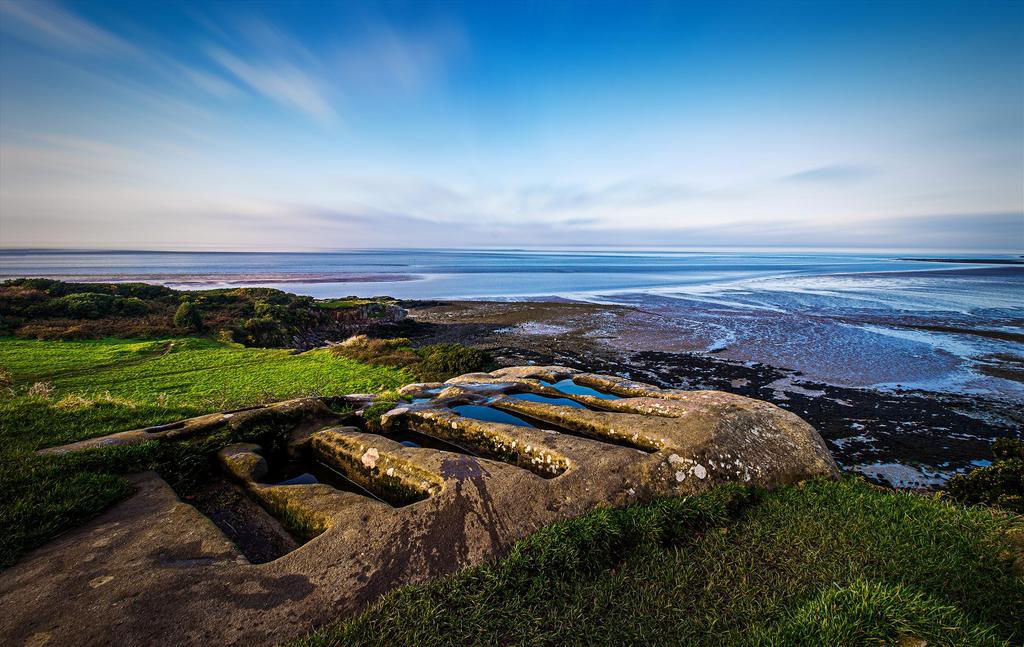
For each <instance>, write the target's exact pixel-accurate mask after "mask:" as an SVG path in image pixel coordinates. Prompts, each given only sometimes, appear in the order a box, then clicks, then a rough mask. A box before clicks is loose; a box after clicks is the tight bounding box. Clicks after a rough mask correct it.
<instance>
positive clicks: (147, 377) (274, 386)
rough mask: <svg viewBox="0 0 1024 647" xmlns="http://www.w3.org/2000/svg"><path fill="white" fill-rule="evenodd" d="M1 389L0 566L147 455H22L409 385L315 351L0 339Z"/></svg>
mask: <svg viewBox="0 0 1024 647" xmlns="http://www.w3.org/2000/svg"><path fill="white" fill-rule="evenodd" d="M0 367H3V368H5V369H6V371H7V372H8V373H9V376H10V380H11V381H12V384H11V385H10V386H9V387H7V388H5V389H4V391H3V394H2V395H0V467H2V469H0V528H3V529H4V530H3V533H2V534H0V566H6V565H9V564H11V563H13V561H14V560H16V559H17V558H18V556H19V555H21V554H22V553H23V552H24V551H25V550H26V549H28V548H31V547H33V546H36V545H38V544H40V543H42V542H43V541H45V540H47V539H49V538H50V537H53V536H54V535H56V534H58V533H59V532H62V531H64V530H66V529H68V528H71V527H74V526H76V525H78V524H80V523H81V522H82V521H84V520H85V519H87V518H88V517H90V516H92V515H94V514H96V513H98V512H99V511H101V510H103V509H104V508H106V507H107V506H108V505H110V504H111V503H112V502H113V501H116V500H118V499H120V498H122V497H124V496H127V495H128V494H129V493H130V488H129V486H128V483H127V481H125V479H124V478H123V477H122V475H123V474H125V473H128V472H131V471H134V470H138V469H143V468H145V467H147V466H149V465H151V464H152V462H153V461H154V460H155V459H156V458H157V453H158V452H159V448H157V447H155V446H154V445H155V443H147V444H146V445H143V446H139V447H136V448H130V449H121V450H103V451H98V452H89V453H87V454H83V455H78V456H66V457H46V458H44V457H40V456H36V455H35V454H34V453H33V451H34V450H36V449H38V448H40V447H44V446H49V445H56V444H62V443H67V442H72V441H75V440H80V439H82V438H87V437H91V436H98V435H103V434H107V433H112V432H116V431H123V430H126V429H136V428H139V427H144V426H148V425H153V424H159V423H163V422H170V421H173V420H178V419H180V418H185V417H189V416H194V415H199V414H203V413H208V412H210V411H215V410H218V409H225V408H233V407H240V406H246V405H250V404H256V403H259V402H264V401H268V400H279V399H283V398H287V397H294V396H302V395H329V394H341V393H355V392H360V393H366V392H376V391H383V390H387V389H393V388H395V387H397V386H400V385H401V384H404V383H407V382H410V381H412V379H411V376H409V375H408V374H407V373H405V372H403V371H401V370H398V369H394V368H388V367H380V366H368V365H366V364H362V363H359V362H356V361H353V360H350V359H347V358H344V357H340V356H337V355H334V354H332V353H329V352H326V351H311V352H308V353H303V354H295V353H293V352H292V351H288V350H279V349H252V348H243V347H241V346H239V345H237V344H222V343H218V342H215V341H212V340H208V339H171V340H164V341H142V342H139V341H131V340H94V341H78V342H59V341H37V340H21V339H12V338H4V339H0Z"/></svg>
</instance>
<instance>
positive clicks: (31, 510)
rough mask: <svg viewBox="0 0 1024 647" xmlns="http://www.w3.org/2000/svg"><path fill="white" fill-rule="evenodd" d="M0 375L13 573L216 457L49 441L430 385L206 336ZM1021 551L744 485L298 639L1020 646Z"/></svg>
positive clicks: (909, 520) (980, 520) (606, 527)
mask: <svg viewBox="0 0 1024 647" xmlns="http://www.w3.org/2000/svg"><path fill="white" fill-rule="evenodd" d="M378 359H379V358H378ZM0 367H3V368H4V370H5V371H6V372H5V373H0V379H3V380H4V381H8V379H9V381H10V383H9V384H6V385H4V386H3V394H2V395H0V416H2V418H0V467H2V469H0V528H3V532H2V534H0V566H6V565H10V564H12V563H14V562H15V561H16V560H17V559H18V558H19V557H20V556H21V555H22V554H23V553H24V551H25V550H28V549H30V548H32V547H34V546H37V545H39V544H41V543H43V542H44V541H46V540H47V539H49V538H52V537H53V536H55V535H57V534H59V533H61V532H63V531H66V530H68V529H70V528H73V527H75V526H76V525H79V524H80V523H82V522H83V521H85V520H86V519H88V518H89V517H91V516H93V515H95V514H97V513H98V512H100V511H102V510H103V509H104V508H106V507H107V506H109V505H110V504H111V503H113V502H115V501H117V500H119V499H121V498H123V497H125V496H127V495H128V494H130V491H131V490H130V486H129V485H128V483H127V481H126V480H125V479H124V478H123V475H124V474H127V473H130V472H133V471H138V470H141V469H147V468H150V467H152V466H154V465H156V466H158V467H160V468H161V469H162V470H166V471H162V472H161V473H162V474H164V476H165V477H167V478H168V479H169V480H171V481H172V482H174V479H173V477H174V476H175V475H176V474H179V473H182V472H184V471H187V470H188V469H189V468H190V467H194V463H195V462H197V461H199V462H202V461H205V462H209V460H208V459H209V453H210V452H209V450H210V448H209V447H204V446H199V447H198V448H196V449H195V450H194V451H192V450H188V449H187V446H183V445H181V444H174V443H168V444H162V445H161V444H159V443H155V442H150V443H144V444H142V445H138V446H133V447H127V448H111V449H104V450H95V451H91V452H84V453H80V454H75V455H68V456H59V457H41V456H37V455H35V454H34V453H33V451H34V450H35V449H38V448H40V447H43V446H48V445H54V444H60V443H65V442H70V441H74V440H78V439H82V438H86V437H90V436H96V435H101V434H106V433H110V432H114V431H120V430H124V429H132V428H138V427H142V426H147V425H152V424H158V423H162V422H169V421H173V420H177V419H180V418H183V417H188V416H192V415H198V414H201V413H206V412H209V411H213V410H217V409H223V408H230V407H238V406H245V405H248V404H254V403H258V402H261V401H266V400H277V399H282V398H286V397H292V396H300V395H321V394H323V395H326V394H338V393H351V392H371V391H372V392H381V391H386V390H390V389H394V388H395V387H397V386H399V385H401V384H403V383H406V382H409V381H411V379H412V376H411V375H410V374H409V373H408V372H407V371H406V370H402V369H398V368H389V367H385V366H372V365H369V364H367V363H363V362H360V361H357V360H356V359H352V358H351V357H344V356H342V355H340V354H338V353H332V352H328V351H312V352H309V353H304V354H295V353H293V352H291V351H287V350H271V349H252V348H243V347H241V346H239V345H236V344H222V343H218V342H214V341H211V340H208V339H192V338H189V339H169V340H163V341H132V340H95V341H81V342H53V341H34V340H31V341H29V340H19V339H11V338H5V339H0ZM190 452H191V453H190ZM190 461H191V462H192V463H190ZM1022 554H1024V529H1022V521H1021V518H1020V517H1015V516H1013V515H1011V514H1009V513H1007V512H1000V511H998V510H996V509H994V508H988V507H983V506H977V507H964V506H961V505H958V504H955V503H951V502H949V501H948V500H947V499H945V498H938V497H926V496H920V495H915V494H910V493H900V492H891V491H885V490H881V489H879V488H876V487H874V486H871V485H869V484H867V483H865V482H864V481H862V480H858V479H846V480H843V481H839V482H829V481H816V482H811V483H808V484H804V485H802V486H794V487H788V488H781V489H779V490H777V491H774V492H770V493H765V492H760V491H756V490H751V489H745V488H742V487H739V486H728V487H723V488H719V489H718V490H716V491H713V492H711V493H708V494H706V495H702V496H699V497H690V498H674V499H664V500H659V501H655V502H651V503H648V504H644V505H638V506H633V507H629V508H623V509H617V510H599V511H595V512H593V513H590V514H587V515H584V516H582V517H579V518H577V519H573V520H569V521H567V522H563V523H559V524H555V525H553V526H549V527H547V528H545V529H542V530H541V531H540V532H538V533H536V534H534V535H533V536H531V537H529V538H527V539H526V540H524V541H523V542H521V543H519V544H518V545H517V546H516V548H515V549H514V550H513V551H512V552H511V553H510V554H509V555H508V556H506V557H505V558H503V559H501V560H498V561H495V562H493V563H490V564H486V565H483V566H480V567H477V568H473V569H469V570H466V571H463V572H461V573H459V574H457V575H455V576H453V577H450V578H446V579H443V580H440V581H437V582H433V583H430V584H427V585H424V586H417V587H406V588H403V589H399V590H397V591H395V592H393V593H392V594H390V595H388V596H386V597H385V598H384V599H383V600H381V601H380V602H379V603H378V604H376V605H375V606H373V607H372V608H370V609H369V610H368V611H366V612H365V613H364V614H362V615H360V616H358V617H356V618H353V619H349V620H346V621H341V622H339V624H336V625H334V626H331V627H328V628H325V629H324V630H322V631H319V632H317V633H314V634H312V635H310V636H308V637H307V638H306V639H304V640H302V641H300V642H299V643H298V644H299V645H303V646H305V647H313V646H318V647H322V646H324V645H348V644H384V643H389V644H422V645H430V644H435V645H441V644H524V645H534V644H553V643H568V644H608V645H619V644H642V643H643V644H710V645H884V644H895V643H896V641H897V639H899V638H900V637H906V636H913V637H916V638H921V639H925V640H927V641H928V644H929V645H1019V644H1022V642H1024V616H1022V614H1021V613H1020V608H1021V606H1022V604H1024V579H1022V574H1024V573H1022V569H1024V557H1022ZM1015 560H1016V561H1015Z"/></svg>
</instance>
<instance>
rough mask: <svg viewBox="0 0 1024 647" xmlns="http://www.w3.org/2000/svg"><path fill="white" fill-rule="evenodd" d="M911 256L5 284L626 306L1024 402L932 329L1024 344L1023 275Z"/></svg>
mask: <svg viewBox="0 0 1024 647" xmlns="http://www.w3.org/2000/svg"><path fill="white" fill-rule="evenodd" d="M917 255H918V256H919V255H920V254H917ZM901 256H915V255H913V254H906V255H901V254H855V253H795V252H794V253H783V252H713V253H712V252H683V251H672V250H669V251H666V250H658V251H633V250H629V251H622V250H619V251H604V250H602V251H491V250H473V251H466V250H451V251H449V250H384V251H348V252H336V253H298V254H264V253H160V252H116V253H111V252H89V253H63V252H62V253H55V252H46V253H41V252H21V251H18V252H15V251H3V252H0V276H5V277H10V276H52V277H61V278H66V279H71V280H90V279H91V280H142V281H147V282H154V283H162V284H165V285H169V286H172V287H178V288H196V289H201V288H208V287H220V286H231V285H258V286H268V287H276V288H279V289H283V290H287V291H289V292H295V293H299V294H308V295H311V296H315V297H336V296H346V295H357V296H374V295H391V296H394V297H398V298H405V299H481V298H482V299H521V298H540V297H564V298H571V299H582V300H587V301H597V302H607V303H622V304H630V305H635V306H640V307H643V308H645V309H648V310H650V311H652V312H657V313H659V314H661V315H663V318H664V319H665V320H666V321H667V322H669V323H670V325H672V326H676V327H677V328H678V330H679V335H680V339H681V340H683V341H684V342H685V344H684V345H685V346H686V348H687V349H688V350H693V351H698V352H699V351H716V352H717V353H719V355H720V356H724V357H730V358H732V359H737V360H744V361H762V362H765V363H769V364H773V365H778V366H787V367H789V368H795V369H798V370H801V371H804V373H805V374H807V375H808V377H811V378H814V379H820V380H823V381H828V382H834V383H843V384H849V385H856V386H883V387H884V386H895V385H902V386H907V387H916V388H925V389H933V390H939V391H958V392H977V393H985V394H992V395H998V396H1010V397H1013V398H1015V399H1016V398H1024V390H1022V387H1021V384H1020V382H1017V381H1015V380H1013V379H1004V378H1003V377H998V376H996V375H994V373H1001V374H1003V375H1005V371H993V370H986V367H988V368H989V369H991V367H993V366H997V367H1002V368H1005V367H1006V366H1009V367H1010V368H1011V369H1013V368H1014V367H1015V366H1016V369H1015V370H1020V369H1021V367H1022V366H1024V345H1022V344H1021V343H1019V342H1016V341H1007V340H1005V339H1004V340H1000V339H993V338H990V337H986V336H980V335H977V334H966V333H964V332H950V331H940V330H929V329H927V328H922V326H926V327H934V326H942V327H944V328H961V329H983V330H996V331H1004V332H1011V333H1013V332H1018V333H1019V332H1020V331H1021V328H1022V326H1024V267H1022V266H1009V265H968V264H954V263H935V262H915V261H906V260H899V259H900V257H901ZM943 257H948V256H946V255H943ZM965 258H966V257H965ZM990 258H1000V257H999V256H991V257H990ZM1002 258H1011V257H1002Z"/></svg>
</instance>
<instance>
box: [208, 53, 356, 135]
mask: <svg viewBox="0 0 1024 647" xmlns="http://www.w3.org/2000/svg"><path fill="white" fill-rule="evenodd" d="M209 54H210V57H211V58H212V59H213V60H215V61H216V62H217V63H219V64H220V65H221V66H223V68H224V69H225V70H227V71H228V72H231V74H233V75H234V76H235V77H236V78H237V79H238V80H239V81H241V82H243V83H244V84H246V85H248V86H249V87H250V88H252V89H253V90H255V91H256V92H258V93H259V94H261V95H263V96H264V97H266V98H268V99H270V100H271V101H274V102H276V103H279V104H281V105H283V106H286V107H289V108H294V109H296V110H299V111H301V112H303V113H305V114H307V115H309V116H310V117H313V118H314V119H316V120H317V121H320V122H322V123H330V122H333V121H334V120H335V119H336V118H337V113H336V112H335V110H334V108H333V107H332V105H331V102H330V100H329V99H328V96H327V92H326V90H325V88H324V87H323V84H322V83H321V82H320V81H319V80H318V79H316V78H315V77H313V76H312V75H310V74H308V73H307V72H305V71H304V70H302V69H300V68H298V67H296V66H295V65H293V64H291V63H287V62H276V63H263V64H252V63H248V62H246V61H244V60H242V59H241V58H240V57H238V56H236V55H234V54H231V53H230V52H227V51H226V50H223V49H221V48H217V47H212V48H210V50H209Z"/></svg>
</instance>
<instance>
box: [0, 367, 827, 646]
mask: <svg viewBox="0 0 1024 647" xmlns="http://www.w3.org/2000/svg"><path fill="white" fill-rule="evenodd" d="M402 393H403V394H405V395H406V396H407V397H408V398H409V401H408V402H406V403H403V404H402V405H401V406H399V407H396V408H394V409H393V410H391V411H389V412H387V413H386V414H384V415H383V416H382V417H381V418H380V420H377V421H374V422H373V424H372V425H365V428H372V429H375V430H377V431H378V432H379V433H368V432H367V431H365V430H362V429H360V428H358V427H355V426H337V420H335V421H334V422H332V421H331V415H336V414H332V411H331V409H329V408H328V407H327V406H326V403H325V402H323V401H320V400H318V399H315V398H309V399H304V400H297V401H292V402H291V403H282V404H278V405H274V406H273V407H265V408H260V409H255V410H253V411H249V412H241V413H237V414H232V415H231V416H230V417H229V418H228V419H224V418H223V416H224V415H225V414H213V415H211V416H205V417H203V418H201V419H193V420H190V421H183V422H182V423H177V424H176V425H168V426H165V427H164V428H157V429H155V430H149V431H141V430H140V431H139V432H125V433H123V434H120V435H118V436H117V437H116V438H117V441H118V442H137V441H138V439H140V438H143V439H148V438H153V437H158V438H164V439H165V441H173V439H174V438H175V437H177V438H178V439H179V440H180V439H181V438H182V437H185V438H186V441H187V438H190V437H193V436H195V435H197V434H201V433H203V432H204V431H206V430H209V429H211V428H217V426H218V425H224V424H232V425H244V424H248V423H251V424H257V423H260V424H262V422H261V421H263V422H265V421H266V419H268V417H273V419H274V420H275V424H288V425H291V427H290V428H293V429H294V434H293V435H292V442H291V445H290V447H291V450H292V452H293V453H294V454H295V455H296V456H297V457H298V459H300V460H304V461H308V462H309V464H310V465H317V466H320V467H323V468H325V469H328V470H330V472H331V473H334V474H337V475H339V477H341V476H343V477H344V480H343V482H338V483H327V482H323V480H322V479H315V478H313V477H312V476H311V475H303V477H300V478H291V479H286V480H279V481H273V480H271V476H270V475H271V474H274V473H275V470H274V468H275V465H274V464H273V459H271V458H270V457H268V456H265V455H264V454H263V448H261V447H259V446H258V445H254V444H235V445H229V446H228V447H225V448H223V449H222V450H221V451H220V454H219V459H220V462H221V464H222V465H223V467H224V470H225V471H226V473H227V474H229V475H230V476H231V478H232V479H234V480H235V481H236V482H237V483H238V487H240V488H242V490H243V491H245V492H246V493H247V496H251V497H253V498H254V499H256V500H258V501H259V502H260V503H261V505H262V506H263V507H264V508H266V509H267V510H268V511H270V512H271V514H273V515H275V516H277V517H278V518H280V519H282V520H285V521H287V523H288V524H289V525H290V527H292V528H293V530H294V529H296V528H298V529H299V530H301V531H302V532H303V533H304V534H306V535H308V536H314V535H315V536H316V538H315V539H314V540H313V541H309V542H308V543H306V544H304V545H302V546H301V547H299V548H298V549H296V550H294V551H292V552H290V553H288V554H286V555H284V556H282V557H280V558H278V559H276V560H274V561H272V562H269V563H265V564H259V565H255V564H250V563H249V562H248V561H247V560H246V559H245V558H244V556H242V555H241V554H240V553H239V552H238V551H237V549H234V548H233V545H232V544H231V543H230V542H227V541H226V540H225V539H224V538H223V536H219V535H218V533H217V532H216V529H215V528H214V527H213V526H212V524H210V522H209V520H208V519H206V518H205V517H204V516H203V515H201V514H200V513H199V512H197V511H196V510H195V509H193V508H191V507H190V506H187V505H183V504H182V503H180V502H179V501H178V500H177V499H176V498H175V497H174V496H172V495H171V494H170V489H169V488H168V487H167V486H166V484H163V483H162V481H160V480H159V479H158V478H157V477H155V476H149V477H146V478H145V479H144V481H142V483H143V485H141V486H140V487H141V490H140V492H139V493H138V494H137V495H136V496H135V497H133V498H132V499H129V500H128V501H126V502H124V503H122V504H120V505H118V506H115V507H114V508H113V509H111V510H109V511H108V512H107V513H105V514H104V515H102V516H101V517H100V518H98V519H97V520H95V521H94V522H93V523H91V524H89V525H88V526H86V527H84V528H82V529H80V530H78V531H75V532H72V533H69V534H67V535H65V536H63V537H61V538H59V539H57V540H55V541H54V542H52V543H51V544H50V545H48V546H45V547H43V548H42V549H41V550H39V551H37V552H36V553H34V554H32V555H30V556H29V557H28V558H26V559H25V560H24V561H23V562H22V563H21V564H18V565H16V566H15V567H13V568H11V569H9V570H8V571H6V572H4V573H3V574H0V641H2V642H4V643H5V644H22V643H23V642H25V641H42V640H43V639H44V638H49V639H50V640H51V641H52V643H53V644H72V643H73V644H79V645H91V644H106V643H108V642H109V641H110V640H112V639H114V637H115V636H116V641H117V642H119V643H122V644H157V643H160V644H171V643H173V644H199V643H203V644H207V643H212V644H245V645H252V644H257V645H259V644H268V645H269V644H273V643H276V642H279V641H282V640H287V639H289V638H293V637H295V636H298V635H301V634H302V633H304V632H306V631H308V630H309V629H310V628H311V627H315V626H317V625H319V624H322V623H324V622H327V621H329V620H332V619H334V618H336V617H338V616H339V615H342V616H343V615H345V614H350V613H354V612H357V611H358V610H359V609H361V608H363V607H364V606H365V605H366V604H368V603H370V602H372V601H374V600H375V599H377V598H378V597H379V596H380V595H381V594H382V593H384V592H386V591H388V590H390V589H392V588H394V587H396V586H399V585H402V584H407V583H415V582H422V581H425V580H428V579H431V578H436V577H439V576H442V575H444V574H447V573H451V572H452V571H454V570H456V569H458V568H461V567H464V566H467V565H471V564H476V563H479V562H481V561H483V560H486V559H489V558H493V557H495V556H498V555H500V554H502V553H503V552H504V551H505V550H507V549H508V547H509V546H510V545H511V544H512V543H513V542H515V541H516V540H517V539H520V538H522V537H524V536H525V535H527V534H529V533H531V532H532V531H534V530H536V529H537V528H539V527H540V526H542V525H544V524H547V523H550V522H552V521H556V520H559V519H565V518H568V517H572V516H575V515H578V514H580V513H583V512H586V511H588V510H591V509H593V508H595V507H598V506H609V505H620V504H625V503H629V502H631V501H636V500H638V499H642V498H646V497H650V496H653V495H661V494H694V493H699V492H701V491H703V490H706V489H707V488H709V487H712V486H713V485H715V484H718V483H723V482H726V481H739V482H744V483H750V484H756V485H760V486H765V487H774V486H778V485H782V484H786V483H792V482H796V481H800V480H803V479H807V478H810V477H815V476H835V475H836V474H837V469H836V465H835V463H834V462H833V460H832V457H831V455H830V454H829V452H828V450H827V449H826V447H825V445H824V443H823V442H822V440H821V438H820V437H819V436H818V434H817V432H815V430H814V429H813V428H812V427H810V425H808V424H807V423H805V422H804V421H803V420H801V419H800V418H799V417H797V416H795V415H794V414H792V413H788V412H786V411H783V410H781V409H779V408H777V407H775V406H773V405H770V404H767V403H765V402H760V401H756V400H751V399H748V398H743V397H739V396H734V395H730V394H726V393H721V392H713V391H697V392H687V391H678V390H672V389H660V388H657V387H653V386H650V385H646V384H641V383H637V382H632V381H629V380H624V379H621V378H616V377H613V376H607V375H594V374H586V373H581V372H578V371H574V370H572V369H566V368H563V367H555V366H552V367H515V368H509V369H502V370H499V371H495V372H493V373H482V374H471V375H464V376H460V377H458V378H454V379H452V380H449V381H448V382H445V383H443V384H442V383H437V384H415V385H409V386H407V387H406V388H404V389H403V390H402ZM343 401H345V402H349V403H352V404H355V405H356V406H365V404H367V403H368V400H367V399H366V397H365V396H350V397H348V398H347V399H344V400H343ZM216 416H221V417H220V418H217V417H216ZM247 421H248V423H247ZM324 425H327V426H326V427H324ZM172 434H176V436H174V435H172ZM108 442H110V439H106V440H105V439H96V440H94V441H90V442H89V443H87V444H81V443H80V444H78V445H77V446H75V447H72V448H70V449H72V450H75V449H80V448H82V447H87V446H103V445H104V444H106V443H108ZM66 449H68V448H66ZM268 460H269V462H270V464H269V465H268ZM310 469H311V470H312V469H314V468H313V467H311V468H310ZM317 469H319V468H317ZM328 476H329V475H328ZM307 477H308V478H307ZM140 499H144V504H140ZM93 582H97V583H99V582H102V583H101V584H96V585H95V586H93V585H92V583H93ZM69 592H71V594H70V595H69ZM58 608H59V611H58V610H56V609H58Z"/></svg>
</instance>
